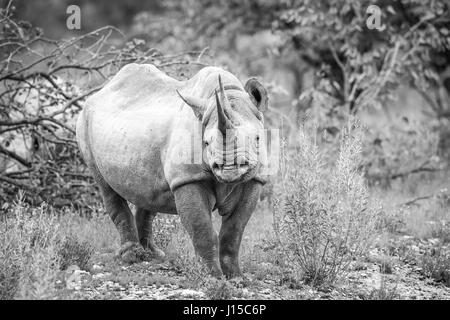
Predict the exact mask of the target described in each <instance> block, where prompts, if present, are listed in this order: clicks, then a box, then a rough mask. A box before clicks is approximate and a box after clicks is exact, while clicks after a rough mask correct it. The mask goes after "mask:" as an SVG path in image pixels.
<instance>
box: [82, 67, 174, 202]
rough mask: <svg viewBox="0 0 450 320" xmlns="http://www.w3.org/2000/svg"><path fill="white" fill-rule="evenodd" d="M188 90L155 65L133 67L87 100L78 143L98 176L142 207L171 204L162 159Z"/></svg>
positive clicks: (127, 68) (124, 196) (123, 70)
mask: <svg viewBox="0 0 450 320" xmlns="http://www.w3.org/2000/svg"><path fill="white" fill-rule="evenodd" d="M182 85H183V83H182V82H179V81H177V80H175V79H173V78H170V77H168V76H167V75H166V74H164V73H163V72H161V71H159V70H158V69H157V68H156V67H154V66H153V65H137V64H131V65H127V66H125V67H124V68H123V69H122V70H121V71H120V72H119V73H118V74H117V75H116V76H115V77H114V78H113V79H111V81H110V82H109V83H108V84H106V85H105V87H103V88H102V89H101V90H100V91H99V92H97V93H96V94H94V95H93V96H91V97H90V98H89V99H88V100H87V101H86V105H85V108H84V110H83V111H82V113H81V114H80V117H79V119H78V123H77V139H78V143H79V145H80V149H81V152H82V154H83V157H84V158H85V160H86V162H87V164H88V166H89V167H90V168H91V170H94V175H95V174H98V175H99V176H101V178H102V179H103V180H104V181H105V182H106V183H107V184H108V185H109V186H110V187H112V188H113V189H114V190H115V191H116V192H117V193H118V194H119V195H121V196H122V197H123V198H125V199H127V200H128V201H130V202H132V203H134V204H136V205H138V206H142V207H148V208H149V209H151V208H153V207H155V208H154V209H159V210H160V211H164V208H156V207H160V206H166V203H168V202H169V203H170V202H171V197H172V194H171V192H170V188H169V184H168V182H167V181H166V179H165V176H164V172H163V165H162V156H163V153H164V152H165V147H166V146H167V143H168V140H169V138H170V134H171V131H172V130H173V126H174V119H175V118H176V115H177V112H178V111H179V108H180V101H179V99H178V98H177V96H176V91H175V90H176V89H177V88H180V87H181V86H182ZM169 206H170V205H169ZM169 209H170V208H167V210H169ZM169 211H170V210H169Z"/></svg>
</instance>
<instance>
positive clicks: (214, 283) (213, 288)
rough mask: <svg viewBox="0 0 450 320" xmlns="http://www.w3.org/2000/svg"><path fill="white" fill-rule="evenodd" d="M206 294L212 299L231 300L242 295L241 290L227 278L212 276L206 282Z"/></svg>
mask: <svg viewBox="0 0 450 320" xmlns="http://www.w3.org/2000/svg"><path fill="white" fill-rule="evenodd" d="M205 293H206V296H207V297H208V298H209V299H211V300H230V299H231V298H233V297H237V296H239V295H241V291H240V290H239V289H237V288H235V287H234V286H233V285H232V284H231V283H230V282H228V281H227V280H226V279H224V278H223V279H215V278H210V279H209V280H208V281H207V282H206V292H205Z"/></svg>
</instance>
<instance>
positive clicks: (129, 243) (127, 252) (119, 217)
mask: <svg viewBox="0 0 450 320" xmlns="http://www.w3.org/2000/svg"><path fill="white" fill-rule="evenodd" d="M96 180H97V182H98V184H99V187H100V190H101V192H102V197H103V202H104V203H105V207H106V211H107V212H108V214H109V216H110V217H111V219H112V221H113V222H114V224H115V225H116V228H117V230H118V231H119V235H120V243H121V247H120V249H119V252H118V255H119V256H120V257H121V258H122V260H123V261H124V262H127V263H135V262H139V261H141V260H142V259H143V258H144V254H145V252H144V248H142V246H141V245H140V244H139V241H138V236H137V231H136V225H135V221H134V217H133V214H132V213H131V211H130V208H129V206H128V203H127V202H126V200H125V199H123V198H122V197H121V196H119V195H118V194H117V193H116V192H115V191H114V190H113V189H112V188H111V187H110V186H108V185H107V184H106V183H104V182H103V181H101V180H100V179H96Z"/></svg>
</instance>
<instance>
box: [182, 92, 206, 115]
mask: <svg viewBox="0 0 450 320" xmlns="http://www.w3.org/2000/svg"><path fill="white" fill-rule="evenodd" d="M177 93H178V95H179V96H180V98H181V100H183V101H184V102H185V103H186V104H187V105H188V106H189V107H191V109H192V111H194V114H195V116H196V117H197V118H198V119H199V120H202V119H203V114H204V113H205V110H206V103H207V100H206V99H200V98H197V97H194V96H189V95H182V94H181V93H180V91H178V90H177Z"/></svg>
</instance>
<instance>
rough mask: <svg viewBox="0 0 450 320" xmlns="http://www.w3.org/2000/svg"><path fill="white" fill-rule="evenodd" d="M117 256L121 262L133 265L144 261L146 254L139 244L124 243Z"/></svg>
mask: <svg viewBox="0 0 450 320" xmlns="http://www.w3.org/2000/svg"><path fill="white" fill-rule="evenodd" d="M118 256H119V257H120V258H121V259H122V261H123V262H125V263H128V264H133V263H137V262H141V261H144V260H145V257H146V252H145V250H144V248H143V247H142V246H141V245H140V244H139V243H135V242H126V243H124V244H123V245H122V246H121V247H120V249H119V252H118Z"/></svg>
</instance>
